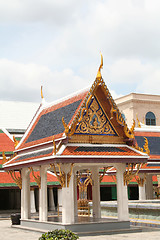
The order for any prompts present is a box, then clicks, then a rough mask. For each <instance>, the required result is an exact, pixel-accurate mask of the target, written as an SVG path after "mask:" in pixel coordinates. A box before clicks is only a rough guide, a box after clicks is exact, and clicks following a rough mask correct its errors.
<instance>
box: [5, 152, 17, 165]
mask: <svg viewBox="0 0 160 240" xmlns="http://www.w3.org/2000/svg"><path fill="white" fill-rule="evenodd" d="M15 156H17V153H14V154H12V156H11V157H10V158H6V155H5V152H4V151H3V152H2V157H3V159H2V164H4V163H6V162H8V161H10V160H11V159H12V158H14V157H15Z"/></svg>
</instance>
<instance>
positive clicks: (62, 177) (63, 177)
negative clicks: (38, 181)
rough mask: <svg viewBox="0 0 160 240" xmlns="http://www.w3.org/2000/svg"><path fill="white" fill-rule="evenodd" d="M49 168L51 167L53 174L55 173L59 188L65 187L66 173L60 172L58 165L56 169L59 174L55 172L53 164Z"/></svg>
mask: <svg viewBox="0 0 160 240" xmlns="http://www.w3.org/2000/svg"><path fill="white" fill-rule="evenodd" d="M50 167H53V169H54V173H55V175H56V177H57V179H58V181H59V182H60V184H61V186H62V187H66V173H65V172H64V171H61V166H60V164H59V163H57V167H58V169H59V174H58V173H57V171H56V167H55V164H54V163H52V164H50Z"/></svg>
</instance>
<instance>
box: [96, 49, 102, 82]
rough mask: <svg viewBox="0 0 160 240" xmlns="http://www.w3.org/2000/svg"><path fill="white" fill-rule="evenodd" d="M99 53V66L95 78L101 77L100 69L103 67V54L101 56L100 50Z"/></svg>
mask: <svg viewBox="0 0 160 240" xmlns="http://www.w3.org/2000/svg"><path fill="white" fill-rule="evenodd" d="M100 54H101V64H100V66H99V69H98V72H97V77H96V79H98V80H101V78H102V75H101V69H102V68H103V56H102V53H101V52H100Z"/></svg>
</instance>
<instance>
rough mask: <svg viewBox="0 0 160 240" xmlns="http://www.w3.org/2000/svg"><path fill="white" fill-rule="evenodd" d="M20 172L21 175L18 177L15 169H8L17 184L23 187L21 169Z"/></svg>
mask: <svg viewBox="0 0 160 240" xmlns="http://www.w3.org/2000/svg"><path fill="white" fill-rule="evenodd" d="M18 172H19V174H20V177H16V174H15V171H13V170H10V171H8V174H10V175H11V178H12V179H13V181H14V182H15V183H16V184H17V186H18V187H19V188H20V189H22V176H21V171H20V170H19V171H18Z"/></svg>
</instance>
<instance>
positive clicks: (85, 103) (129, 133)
mask: <svg viewBox="0 0 160 240" xmlns="http://www.w3.org/2000/svg"><path fill="white" fill-rule="evenodd" d="M102 66H103V58H102V57H101V65H100V67H99V70H98V73H97V75H98V78H96V79H95V81H94V82H93V84H92V86H91V88H90V91H89V92H88V93H87V95H86V97H85V99H84V101H83V103H82V105H81V107H80V109H79V110H78V113H77V114H76V116H75V117H74V119H73V121H72V123H71V125H67V124H66V123H65V120H64V117H63V118H62V123H63V126H64V129H65V134H66V136H68V137H71V136H72V135H73V134H74V132H75V130H76V127H77V125H78V124H79V123H80V122H81V120H82V118H83V116H84V115H85V113H86V112H87V111H89V110H88V105H89V102H90V100H91V99H92V97H93V96H94V93H95V91H96V89H97V87H98V86H101V88H102V90H103V91H104V94H105V95H106V98H107V99H108V101H109V102H110V105H111V111H110V113H111V119H112V118H113V114H115V115H116V120H117V122H118V123H119V124H120V125H121V126H123V127H124V132H125V134H126V137H128V138H130V139H133V138H134V133H133V129H134V128H133V127H134V126H135V123H133V126H132V128H131V130H129V129H128V127H127V124H126V122H125V120H124V118H123V116H122V114H121V112H120V111H119V109H118V107H117V105H116V103H115V101H114V100H113V98H112V96H111V94H110V92H109V89H108V88H107V86H106V84H105V82H104V80H103V79H102V77H101V73H100V75H99V72H100V70H101V68H102ZM87 114H88V112H87Z"/></svg>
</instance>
